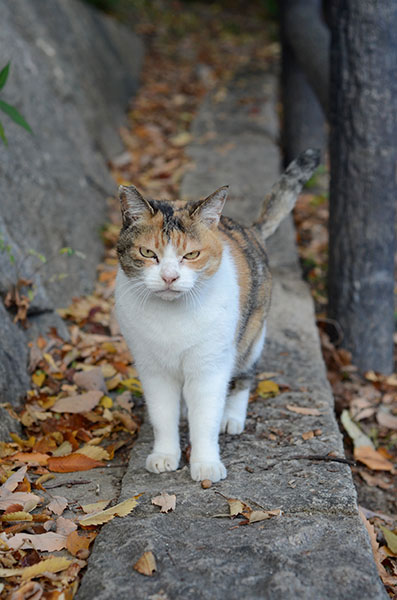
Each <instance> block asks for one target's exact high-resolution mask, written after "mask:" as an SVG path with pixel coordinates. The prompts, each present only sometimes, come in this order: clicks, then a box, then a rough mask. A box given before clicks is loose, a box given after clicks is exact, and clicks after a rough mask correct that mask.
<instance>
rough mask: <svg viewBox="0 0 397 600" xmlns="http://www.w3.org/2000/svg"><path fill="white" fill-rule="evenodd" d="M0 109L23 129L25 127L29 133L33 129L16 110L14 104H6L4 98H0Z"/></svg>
mask: <svg viewBox="0 0 397 600" xmlns="http://www.w3.org/2000/svg"><path fill="white" fill-rule="evenodd" d="M0 110H2V111H3V112H5V113H6V115H8V116H9V117H10V119H12V120H13V121H14V123H16V124H17V125H20V127H23V128H24V129H26V131H29V133H33V131H32V130H31V128H30V125H29V124H28V123H27V122H26V121H25V119H24V118H23V116H22V115H21V114H20V113H19V112H18V111H17V109H16V108H15V107H14V106H11V104H7V102H4V100H0Z"/></svg>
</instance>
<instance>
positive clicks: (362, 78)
mask: <svg viewBox="0 0 397 600" xmlns="http://www.w3.org/2000/svg"><path fill="white" fill-rule="evenodd" d="M333 10H334V12H333V22H332V41H331V93H330V125H331V132H330V158H331V187H330V256H329V279H328V288H329V315H330V317H331V318H333V319H335V320H337V321H338V322H339V323H340V325H341V327H342V329H343V333H344V338H343V342H342V345H343V346H344V347H345V348H347V349H348V350H350V351H351V352H352V354H353V362H354V363H355V364H356V365H357V366H358V367H359V369H360V370H361V371H366V370H368V369H374V370H375V371H379V372H382V373H389V372H391V371H392V370H393V331H394V296H393V292H394V252H395V203H396V198H397V181H396V164H397V119H396V115H397V77H396V67H397V37H396V32H397V2H396V0H334V2H333Z"/></svg>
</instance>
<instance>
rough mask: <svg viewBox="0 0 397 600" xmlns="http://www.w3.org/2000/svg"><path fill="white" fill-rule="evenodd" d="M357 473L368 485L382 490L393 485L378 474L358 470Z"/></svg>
mask: <svg viewBox="0 0 397 600" xmlns="http://www.w3.org/2000/svg"><path fill="white" fill-rule="evenodd" d="M359 474H360V477H362V478H363V479H364V481H365V482H366V483H367V484H368V485H369V486H370V487H375V486H377V487H380V488H381V489H382V490H389V489H390V488H391V487H393V484H392V483H388V482H387V481H384V480H383V479H382V477H381V476H380V475H370V474H369V473H367V472H366V471H359Z"/></svg>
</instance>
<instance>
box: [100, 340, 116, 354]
mask: <svg viewBox="0 0 397 600" xmlns="http://www.w3.org/2000/svg"><path fill="white" fill-rule="evenodd" d="M102 348H103V350H105V351H106V352H108V353H109V354H116V352H117V350H116V348H115V346H114V344H112V343H111V342H104V343H103V344H102Z"/></svg>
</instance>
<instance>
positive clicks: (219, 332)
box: [116, 246, 239, 378]
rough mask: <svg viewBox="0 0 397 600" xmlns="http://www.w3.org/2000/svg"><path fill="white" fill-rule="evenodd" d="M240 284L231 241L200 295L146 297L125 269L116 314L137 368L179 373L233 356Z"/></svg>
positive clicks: (119, 278)
mask: <svg viewBox="0 0 397 600" xmlns="http://www.w3.org/2000/svg"><path fill="white" fill-rule="evenodd" d="M238 302H239V289H238V282H237V273H236V268H235V265H234V263H233V260H232V258H231V255H230V251H229V248H228V247H227V246H226V247H225V248H224V251H223V255H222V261H221V264H220V267H219V269H218V271H217V272H216V273H215V274H214V275H213V276H212V278H210V279H209V280H206V281H205V282H202V283H201V285H200V287H199V291H198V294H197V297H196V298H195V299H193V298H184V297H182V298H179V299H177V300H174V301H171V302H170V301H166V300H162V299H160V298H156V297H153V296H151V297H149V298H148V299H147V300H146V302H145V301H142V298H141V296H139V294H136V293H134V287H133V286H132V285H131V287H129V281H128V278H127V276H126V275H125V274H124V272H123V271H122V270H121V269H120V270H119V272H118V275H117V280H116V314H117V318H118V321H119V324H120V328H121V331H122V333H123V335H124V337H125V338H126V341H127V344H128V346H129V348H130V350H131V352H132V354H133V356H134V358H135V360H136V363H137V366H138V370H139V369H140V368H147V367H149V363H150V364H151V365H152V367H153V364H154V363H156V364H157V368H160V369H167V370H171V371H173V372H174V373H175V374H177V373H178V374H179V375H180V376H181V377H182V378H183V372H184V371H185V370H186V369H187V370H190V369H191V368H193V367H194V366H196V367H197V361H204V362H206V363H209V362H213V363H214V366H215V362H216V361H218V360H222V357H223V356H224V355H225V354H226V355H229V360H230V355H231V354H232V355H233V357H234V353H235V348H234V336H235V331H236V326H237V322H238V318H239V315H238Z"/></svg>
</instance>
